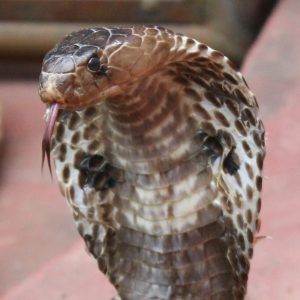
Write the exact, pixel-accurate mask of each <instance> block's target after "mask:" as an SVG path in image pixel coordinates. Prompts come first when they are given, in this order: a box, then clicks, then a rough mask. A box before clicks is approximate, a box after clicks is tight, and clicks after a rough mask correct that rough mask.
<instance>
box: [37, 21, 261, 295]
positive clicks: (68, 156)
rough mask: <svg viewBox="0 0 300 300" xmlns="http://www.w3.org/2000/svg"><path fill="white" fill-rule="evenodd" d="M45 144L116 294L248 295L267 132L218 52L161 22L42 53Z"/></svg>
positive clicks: (71, 40) (79, 36)
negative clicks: (160, 25) (46, 114)
mask: <svg viewBox="0 0 300 300" xmlns="http://www.w3.org/2000/svg"><path fill="white" fill-rule="evenodd" d="M39 92H40V96H41V99H42V101H43V102H45V103H46V104H47V106H48V110H47V111H48V117H47V129H46V133H45V136H44V139H43V153H44V155H45V153H46V154H47V156H48V159H50V152H51V155H52V157H53V160H54V165H55V172H56V176H57V179H58V183H59V186H60V188H61V191H62V193H63V195H65V197H66V199H67V202H68V204H69V206H70V209H71V211H72V214H73V217H74V220H75V223H76V226H77V229H78V232H79V234H80V235H81V236H82V238H83V239H84V241H85V243H86V246H87V248H88V250H89V251H90V252H91V253H92V255H93V256H94V257H95V258H96V260H97V262H98V266H99V268H100V270H101V271H102V272H104V273H105V274H106V275H107V277H108V278H109V280H110V281H111V282H112V284H113V285H114V286H115V287H116V289H117V292H118V295H119V296H118V297H120V298H121V299H122V300H141V299H143V300H154V299H156V300H173V299H174V300H175V299H176V300H194V299H195V300H196V299H197V300H199V299H200V300H204V299H222V300H226V299H228V300H231V299H235V300H237V299H238V300H240V299H244V296H245V294H246V287H247V278H248V272H249V266H250V264H249V260H250V258H251V257H252V255H253V244H254V241H255V239H256V233H257V232H258V230H259V227H260V221H259V212H260V207H261V199H260V193H261V189H262V168H263V160H264V156H265V145H264V128H263V125H262V122H261V120H260V119H259V116H258V105H257V102H256V99H255V96H254V95H253V93H252V92H251V91H250V90H249V88H248V86H247V84H246V82H245V80H244V78H243V77H242V75H241V73H240V72H239V71H238V70H237V69H236V68H235V67H234V66H233V64H232V63H231V62H230V61H229V60H228V58H227V57H225V56H224V55H223V54H222V53H220V52H218V51H215V50H213V49H211V48H210V47H208V46H207V45H205V44H202V43H200V42H198V41H196V40H194V39H192V38H189V37H187V36H185V35H182V34H176V33H173V32H172V31H170V30H167V29H164V28H161V27H157V26H133V27H128V28H112V27H109V28H108V27H103V28H91V29H84V30H80V31H78V32H75V33H71V34H70V35H68V36H66V37H65V38H64V39H63V40H62V41H61V42H60V43H59V44H57V45H56V46H55V48H54V49H53V50H51V51H50V52H48V54H47V55H46V56H45V59H44V62H43V66H42V71H41V76H40V87H39Z"/></svg>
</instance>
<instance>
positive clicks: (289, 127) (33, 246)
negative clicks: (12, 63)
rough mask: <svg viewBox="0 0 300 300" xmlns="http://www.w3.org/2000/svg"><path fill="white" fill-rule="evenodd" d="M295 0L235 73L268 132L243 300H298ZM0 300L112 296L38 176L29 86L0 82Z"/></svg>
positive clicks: (299, 91) (299, 110)
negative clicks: (0, 131)
mask: <svg viewBox="0 0 300 300" xmlns="http://www.w3.org/2000/svg"><path fill="white" fill-rule="evenodd" d="M299 15H300V1H298V0H285V1H281V2H280V3H279V5H278V6H277V8H276V9H275V11H274V12H273V15H272V16H271V17H270V19H269V20H268V22H267V24H266V26H265V28H264V30H263V32H262V33H261V35H260V37H259V38H258V40H257V41H256V43H255V44H254V46H253V48H252V49H251V50H250V52H249V54H248V56H247V59H246V61H245V64H244V67H243V73H244V75H245V77H246V78H247V81H248V83H249V84H250V87H251V89H252V90H253V91H254V92H255V94H256V95H257V98H258V100H259V103H260V107H261V115H262V117H263V120H264V123H265V127H266V131H267V150H268V154H267V158H266V162H265V180H264V191H263V208H262V229H261V234H266V235H270V236H272V239H269V240H263V241H260V242H259V243H258V244H257V245H256V247H255V254H254V259H253V261H252V268H251V273H250V280H249V288H248V291H249V294H248V296H247V299H248V300H257V299H259V300H270V299H272V300H285V299H287V300H299V299H300V289H299V284H300V277H299V271H300V258H299V257H300V218H299V212H300V201H299V195H300V168H299V165H300V158H299V156H300V134H299V132H300V122H299V120H300V105H299V99H300V67H299V66H300V39H299V37H300V25H299V21H298V20H299ZM0 102H1V104H2V105H3V114H4V132H5V139H4V143H3V147H2V152H1V178H0V179H1V182H0V299H2V300H19V299H24V300H38V299H50V300H59V299H72V300H81V299H91V300H92V299H101V300H108V299H110V297H111V296H112V295H113V294H114V290H113V288H112V287H111V286H110V285H109V284H108V283H107V281H106V280H105V278H104V277H103V276H102V275H101V274H100V273H99V272H98V271H97V267H96V263H95V262H94V260H93V259H92V258H91V257H89V256H88V255H87V254H86V253H85V251H84V247H83V243H82V242H81V240H80V239H79V238H78V236H77V234H76V232H75V229H74V225H73V222H72V218H71V216H70V213H69V211H68V208H67V205H66V204H65V201H64V199H63V198H62V196H61V195H60V193H59V191H58V189H57V186H56V183H55V182H52V181H51V178H50V176H49V174H48V172H47V171H46V172H44V174H43V175H41V172H40V164H41V137H42V133H43V129H44V123H43V121H42V115H43V111H44V107H43V105H42V104H41V103H40V102H39V97H38V94H37V82H25V81H22V82H7V81H6V82H5V81H3V82H0Z"/></svg>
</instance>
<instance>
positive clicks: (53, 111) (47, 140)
mask: <svg viewBox="0 0 300 300" xmlns="http://www.w3.org/2000/svg"><path fill="white" fill-rule="evenodd" d="M58 109H59V106H58V104H57V103H54V104H51V106H50V115H49V117H48V120H47V125H46V129H45V133H44V136H43V141H42V170H43V168H44V161H45V157H46V156H47V162H48V167H49V171H50V174H51V177H52V170H51V162H50V151H51V136H52V133H53V129H54V124H55V121H56V118H57V113H58Z"/></svg>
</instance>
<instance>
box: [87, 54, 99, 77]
mask: <svg viewBox="0 0 300 300" xmlns="http://www.w3.org/2000/svg"><path fill="white" fill-rule="evenodd" d="M87 66H88V69H89V71H91V72H93V73H97V72H99V71H100V69H101V63H100V59H99V57H92V58H90V59H89V61H88V64H87Z"/></svg>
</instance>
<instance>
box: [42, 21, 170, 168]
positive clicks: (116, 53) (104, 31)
mask: <svg viewBox="0 0 300 300" xmlns="http://www.w3.org/2000/svg"><path fill="white" fill-rule="evenodd" d="M174 44H175V42H174V38H173V32H171V31H168V30H166V29H163V28H159V27H157V28H155V27H150V26H148V27H144V26H133V27H131V28H91V29H83V30H80V31H77V32H73V33H71V34H69V35H67V36H66V37H65V38H64V39H63V40H62V41H61V42H60V43H58V44H57V45H56V46H55V47H54V48H53V49H52V50H50V51H49V52H48V53H47V54H46V56H45V58H44V60H43V65H42V70H41V74H40V80H39V94H40V97H41V100H42V101H43V102H44V103H46V104H47V105H48V107H49V111H50V116H49V117H48V124H47V128H46V132H45V135H44V139H43V157H45V154H46V155H47V157H48V163H49V155H50V154H49V153H50V139H51V135H52V131H53V129H54V125H55V120H56V117H57V116H58V110H59V109H69V110H72V109H75V110H76V109H80V108H83V107H87V106H90V105H93V104H95V103H98V102H101V101H104V100H105V99H108V98H110V99H112V98H114V97H115V96H118V95H119V94H124V89H125V90H126V85H128V83H130V82H134V81H135V80H139V79H140V78H142V77H143V76H147V74H149V73H150V72H154V71H157V70H158V69H159V68H161V67H162V66H163V65H164V64H165V63H166V62H168V59H167V57H168V55H169V54H170V53H171V51H170V49H171V48H172V46H173V45H174ZM120 98H122V97H120Z"/></svg>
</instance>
